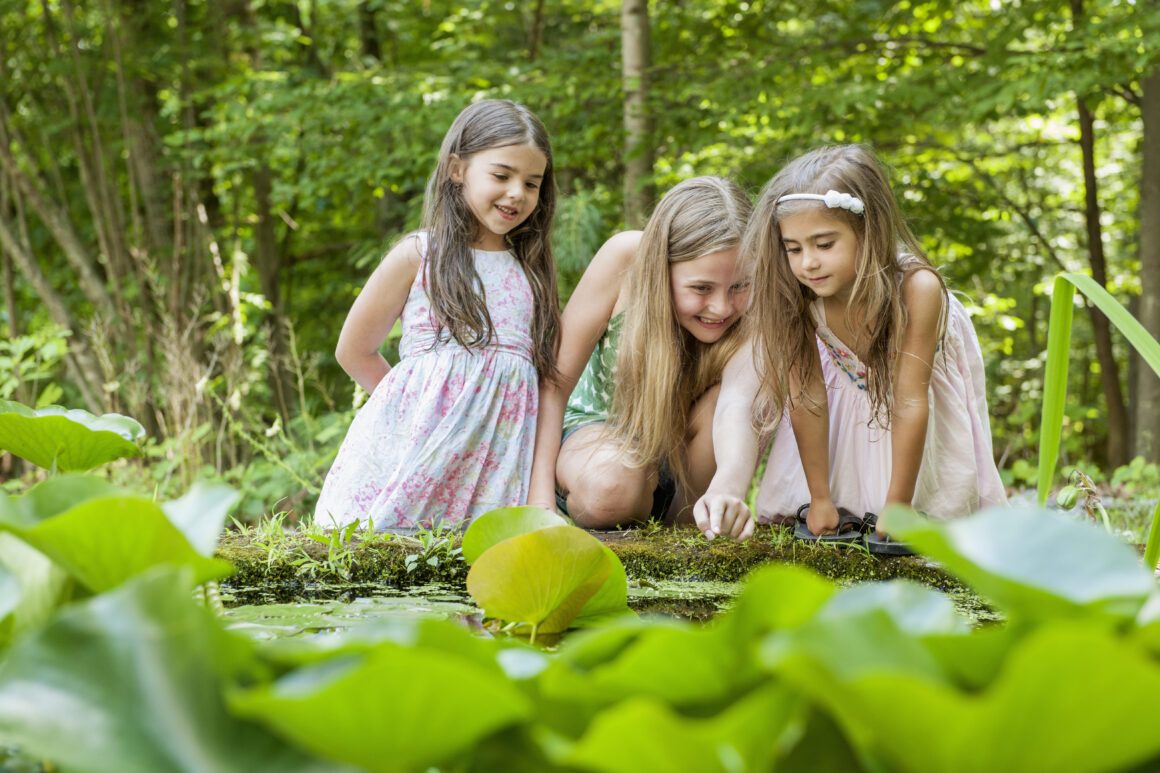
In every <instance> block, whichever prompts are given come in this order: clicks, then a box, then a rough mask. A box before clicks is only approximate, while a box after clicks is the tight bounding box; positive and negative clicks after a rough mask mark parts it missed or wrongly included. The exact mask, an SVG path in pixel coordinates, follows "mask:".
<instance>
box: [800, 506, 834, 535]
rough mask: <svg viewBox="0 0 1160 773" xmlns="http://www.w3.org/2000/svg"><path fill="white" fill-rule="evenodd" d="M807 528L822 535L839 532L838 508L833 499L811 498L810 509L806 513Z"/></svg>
mask: <svg viewBox="0 0 1160 773" xmlns="http://www.w3.org/2000/svg"><path fill="white" fill-rule="evenodd" d="M806 528H807V529H809V530H810V532H812V533H813V534H816V535H817V536H819V537H821V536H823V535H825V534H837V533H838V508H836V507H834V502H833V500H831V499H822V500H815V499H811V500H810V511H809V513H808V514H807V515H806Z"/></svg>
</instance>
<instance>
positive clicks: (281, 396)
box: [253, 164, 293, 426]
mask: <svg viewBox="0 0 1160 773" xmlns="http://www.w3.org/2000/svg"><path fill="white" fill-rule="evenodd" d="M272 178H273V173H272V172H271V171H270V167H269V166H268V165H266V164H262V165H261V166H260V167H259V168H258V169H257V171H255V172H254V174H253V181H254V198H255V201H256V204H257V214H258V227H257V232H256V235H257V253H258V254H257V261H256V262H257V267H258V279H259V282H260V283H261V286H262V295H263V296H265V298H266V301H267V302H268V303H269V304H270V313H269V316H268V317H267V327H268V329H269V341H270V344H269V345H270V365H271V367H270V371H269V382H270V390H271V391H272V392H273V393H274V400H275V406H274V407H275V408H277V409H278V413H279V415H280V416H281V417H282V426H289V423H290V402H291V400H290V395H291V393H292V390H293V386H292V385H291V381H290V376H289V363H290V352H289V347H288V346H287V341H288V336H287V334H286V329H285V317H284V316H283V309H282V294H281V286H280V281H281V274H282V261H281V256H280V252H279V249H278V237H277V234H276V232H275V229H274V212H273V207H272V205H271V201H270V194H271V190H272V187H273V186H272Z"/></svg>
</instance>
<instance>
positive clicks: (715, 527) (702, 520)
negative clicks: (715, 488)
mask: <svg viewBox="0 0 1160 773" xmlns="http://www.w3.org/2000/svg"><path fill="white" fill-rule="evenodd" d="M693 518H694V520H695V521H696V522H697V528H698V529H700V530H701V533H702V534H704V535H705V539H710V540H711V539H714V538H716V537H718V536H721V535H725V536H729V537H732V538H733V539H734V540H736V541H737V542H743V541H745V540H747V539H749V538H750V537H752V536H753V529H754V526H755V523H754V521H753V514H752V513H751V512H749V507H748V506H747V505H746V504H745V501H744V500H742V499H739V498H738V497H735V496H733V495H731V494H715V493H712V492H709V493H706V494H705V495H704V496H703V497H701V498H700V499H698V500H697V504H695V505H693Z"/></svg>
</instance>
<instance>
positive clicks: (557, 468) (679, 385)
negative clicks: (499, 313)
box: [528, 177, 752, 537]
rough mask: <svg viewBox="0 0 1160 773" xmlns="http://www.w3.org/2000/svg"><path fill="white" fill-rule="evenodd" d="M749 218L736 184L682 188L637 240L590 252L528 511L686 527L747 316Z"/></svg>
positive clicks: (552, 387)
mask: <svg viewBox="0 0 1160 773" xmlns="http://www.w3.org/2000/svg"><path fill="white" fill-rule="evenodd" d="M751 209H752V205H751V204H750V201H749V198H748V197H747V196H746V195H745V192H744V191H742V190H741V188H740V187H739V186H737V185H736V184H735V183H732V182H730V181H728V180H724V179H721V178H719V177H697V178H694V179H691V180H685V181H684V182H682V183H680V184H678V185H676V186H675V187H674V188H673V189H672V190H670V191H669V192H668V193H667V194H666V195H665V196H664V198H663V199H662V200H661V202H660V203H659V204H658V205H657V208H656V210H655V211H654V212H653V214H652V216H651V217H650V218H649V221H648V224H647V225H646V227H645V229H644V231H643V232H641V231H626V232H623V233H620V234H617V235H615V236H613V237H612V238H611V239H609V240H608V241H607V242H606V243H605V244H604V246H603V247H601V249H600V250H599V252H597V253H596V255H595V257H593V259H592V262H591V264H590V265H589V267H588V269H587V270H586V271H585V273H584V276H583V277H582V278H581V280H580V283H579V284H578V285H577V287H576V291H575V293H574V294H573V295H572V298H571V300H570V301H569V303H568V305H567V307H566V308H565V310H564V313H563V317H562V322H561V328H562V335H561V343H560V355H559V359H558V364H559V377H558V379H557V380H556V381H555V382H552V383H549V384H546V385H545V388H544V390H543V391H542V392H541V400H540V419H539V426H538V428H537V436H536V457H535V463H534V465H533V469H532V485H531V491H530V493H529V497H528V502H529V504H533V505H539V506H541V507H545V508H547V509H551V510H555V509H556V508H557V506H559V507H560V509H562V510H565V511H566V512H567V513H568V514H570V515H571V516H572V518H573V519H574V520H575V521H576V523H577V524H578V525H580V526H583V527H586V528H594V529H607V528H611V527H615V526H619V525H622V524H628V523H632V522H635V521H640V520H644V519H647V518H648V517H649V516H650V515H652V516H654V517H658V518H665V519H667V520H669V521H676V520H681V519H683V520H691V513H690V512H689V507H688V506H689V505H691V504H692V503H693V502H695V501H696V499H697V497H699V496H700V494H701V492H703V491H704V489H705V486H707V485H708V482H709V480H710V478H711V477H712V475H713V470H714V461H713V448H712V439H711V432H712V427H711V424H712V416H713V407H714V404H715V401H716V397H717V391H718V382H719V381H720V378H721V371H722V368H723V367H724V364H725V363H726V362H727V361H728V360H729V358H730V356H731V355H732V354H733V352H734V351H735V350H736V349H737V346H738V344H739V342H740V334H739V332H738V325H737V322H738V320H739V319H740V318H741V316H742V314H743V313H744V312H745V310H746V308H747V306H748V300H749V273H748V264H747V262H746V261H745V260H743V258H742V256H741V253H740V250H739V247H740V242H741V237H742V234H743V233H744V229H745V225H746V222H747V220H748V218H749V214H750V211H751ZM734 536H738V537H740V536H742V535H741V534H740V532H738V534H737V535H734ZM745 536H748V535H745Z"/></svg>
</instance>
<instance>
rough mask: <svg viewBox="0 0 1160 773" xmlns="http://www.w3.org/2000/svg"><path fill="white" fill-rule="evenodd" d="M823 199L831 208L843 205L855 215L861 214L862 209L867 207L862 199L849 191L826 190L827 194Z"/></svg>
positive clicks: (842, 206) (843, 207)
mask: <svg viewBox="0 0 1160 773" xmlns="http://www.w3.org/2000/svg"><path fill="white" fill-rule="evenodd" d="M822 201H823V202H825V204H826V206H827V207H829V208H830V209H833V208H834V207H841V208H842V209H845V210H848V211H850V212H853V213H854V214H855V215H861V214H862V210H864V209H866V207H865V206H864V205H863V204H862V199H860V198H858V197H857V196H851V195H850V194H849V193H838V192H837V191H826V195H825V196H822Z"/></svg>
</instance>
